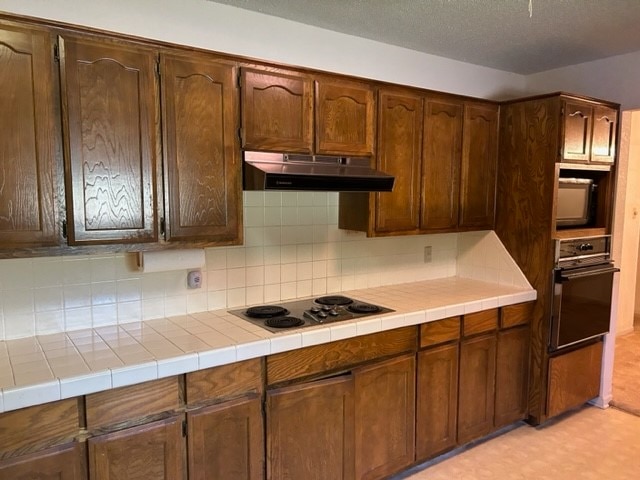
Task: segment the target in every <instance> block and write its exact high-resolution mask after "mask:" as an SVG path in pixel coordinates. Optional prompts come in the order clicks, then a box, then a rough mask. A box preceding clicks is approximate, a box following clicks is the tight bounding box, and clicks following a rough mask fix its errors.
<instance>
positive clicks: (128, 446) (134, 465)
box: [88, 417, 186, 480]
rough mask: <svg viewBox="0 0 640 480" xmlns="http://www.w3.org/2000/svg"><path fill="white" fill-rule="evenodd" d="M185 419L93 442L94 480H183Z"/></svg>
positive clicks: (135, 428)
mask: <svg viewBox="0 0 640 480" xmlns="http://www.w3.org/2000/svg"><path fill="white" fill-rule="evenodd" d="M181 420H182V418H181V417H172V418H168V419H166V420H160V421H157V422H152V423H148V424H145V425H141V426H139V427H132V428H128V429H126V430H121V431H119V432H114V433H109V434H105V435H100V436H97V437H93V438H90V439H89V440H88V444H89V477H90V478H91V479H92V480H120V479H125V478H126V479H127V480H180V479H184V478H185V471H186V469H185V468H184V467H185V463H184V443H183V437H182V421H181Z"/></svg>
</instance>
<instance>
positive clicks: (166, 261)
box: [138, 248, 205, 273]
mask: <svg viewBox="0 0 640 480" xmlns="http://www.w3.org/2000/svg"><path fill="white" fill-rule="evenodd" d="M204 264H205V256H204V250H203V249H201V248H200V249H197V248H196V249H189V250H160V251H157V252H138V269H139V270H141V271H143V272H145V273H150V272H167V271H170V270H188V269H191V268H201V267H203V266H204Z"/></svg>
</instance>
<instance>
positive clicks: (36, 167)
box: [0, 24, 59, 248]
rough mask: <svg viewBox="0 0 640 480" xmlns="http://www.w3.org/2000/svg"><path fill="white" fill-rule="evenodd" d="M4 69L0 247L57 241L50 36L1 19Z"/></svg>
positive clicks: (0, 87)
mask: <svg viewBox="0 0 640 480" xmlns="http://www.w3.org/2000/svg"><path fill="white" fill-rule="evenodd" d="M0 72H2V73H1V74H0V112H2V113H1V114H0V146H1V147H0V237H1V238H2V240H0V248H15V247H34V246H48V245H56V244H57V243H58V241H59V238H58V225H57V221H56V217H57V215H56V201H55V199H56V181H57V178H56V166H55V156H56V146H57V145H58V137H57V133H58V131H59V128H58V127H57V126H56V106H55V103H56V101H57V94H56V91H57V83H56V82H55V81H54V77H53V43H52V39H51V36H50V35H49V34H48V33H46V32H42V31H38V30H30V29H26V28H25V29H22V28H16V27H13V26H8V25H2V24H0Z"/></svg>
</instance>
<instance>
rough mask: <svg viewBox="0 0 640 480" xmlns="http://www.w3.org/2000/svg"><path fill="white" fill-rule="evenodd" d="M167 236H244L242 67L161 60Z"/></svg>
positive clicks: (224, 240) (201, 60)
mask: <svg viewBox="0 0 640 480" xmlns="http://www.w3.org/2000/svg"><path fill="white" fill-rule="evenodd" d="M160 75H161V79H162V80H161V84H162V89H161V95H162V96H161V100H162V116H163V140H164V141H163V145H164V162H165V163H164V165H165V168H164V172H165V177H164V182H165V189H164V191H165V205H166V206H167V210H168V211H167V212H165V213H166V215H167V221H166V230H165V232H166V237H167V240H206V241H218V242H220V243H232V242H234V241H235V242H237V241H238V239H239V238H241V234H240V228H241V221H240V219H241V211H240V209H241V205H242V185H241V183H242V179H241V168H240V158H239V157H240V155H239V152H240V148H239V145H238V142H237V140H236V139H237V135H236V131H237V118H238V107H237V103H238V99H237V90H236V88H235V79H236V68H235V66H234V65H232V64H224V63H218V62H216V61H213V60H210V59H208V58H206V57H196V56H193V57H189V58H187V57H180V56H176V55H169V54H163V55H162V56H161V61H160Z"/></svg>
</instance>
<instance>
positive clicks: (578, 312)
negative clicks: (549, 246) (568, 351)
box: [549, 236, 619, 352]
mask: <svg viewBox="0 0 640 480" xmlns="http://www.w3.org/2000/svg"><path fill="white" fill-rule="evenodd" d="M610 243H611V237H609V236H599V237H588V238H578V239H566V240H558V241H557V242H556V267H555V269H554V272H553V276H554V285H553V287H554V288H553V310H552V316H551V330H550V339H549V349H550V351H552V352H553V351H557V350H560V349H562V348H566V347H569V346H571V345H576V344H579V343H580V342H584V341H587V340H590V339H594V338H598V337H600V336H602V335H604V334H606V333H608V332H609V322H610V318H611V293H612V288H613V275H614V274H615V272H618V271H619V269H618V268H616V267H614V266H613V263H612V262H611V250H610Z"/></svg>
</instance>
